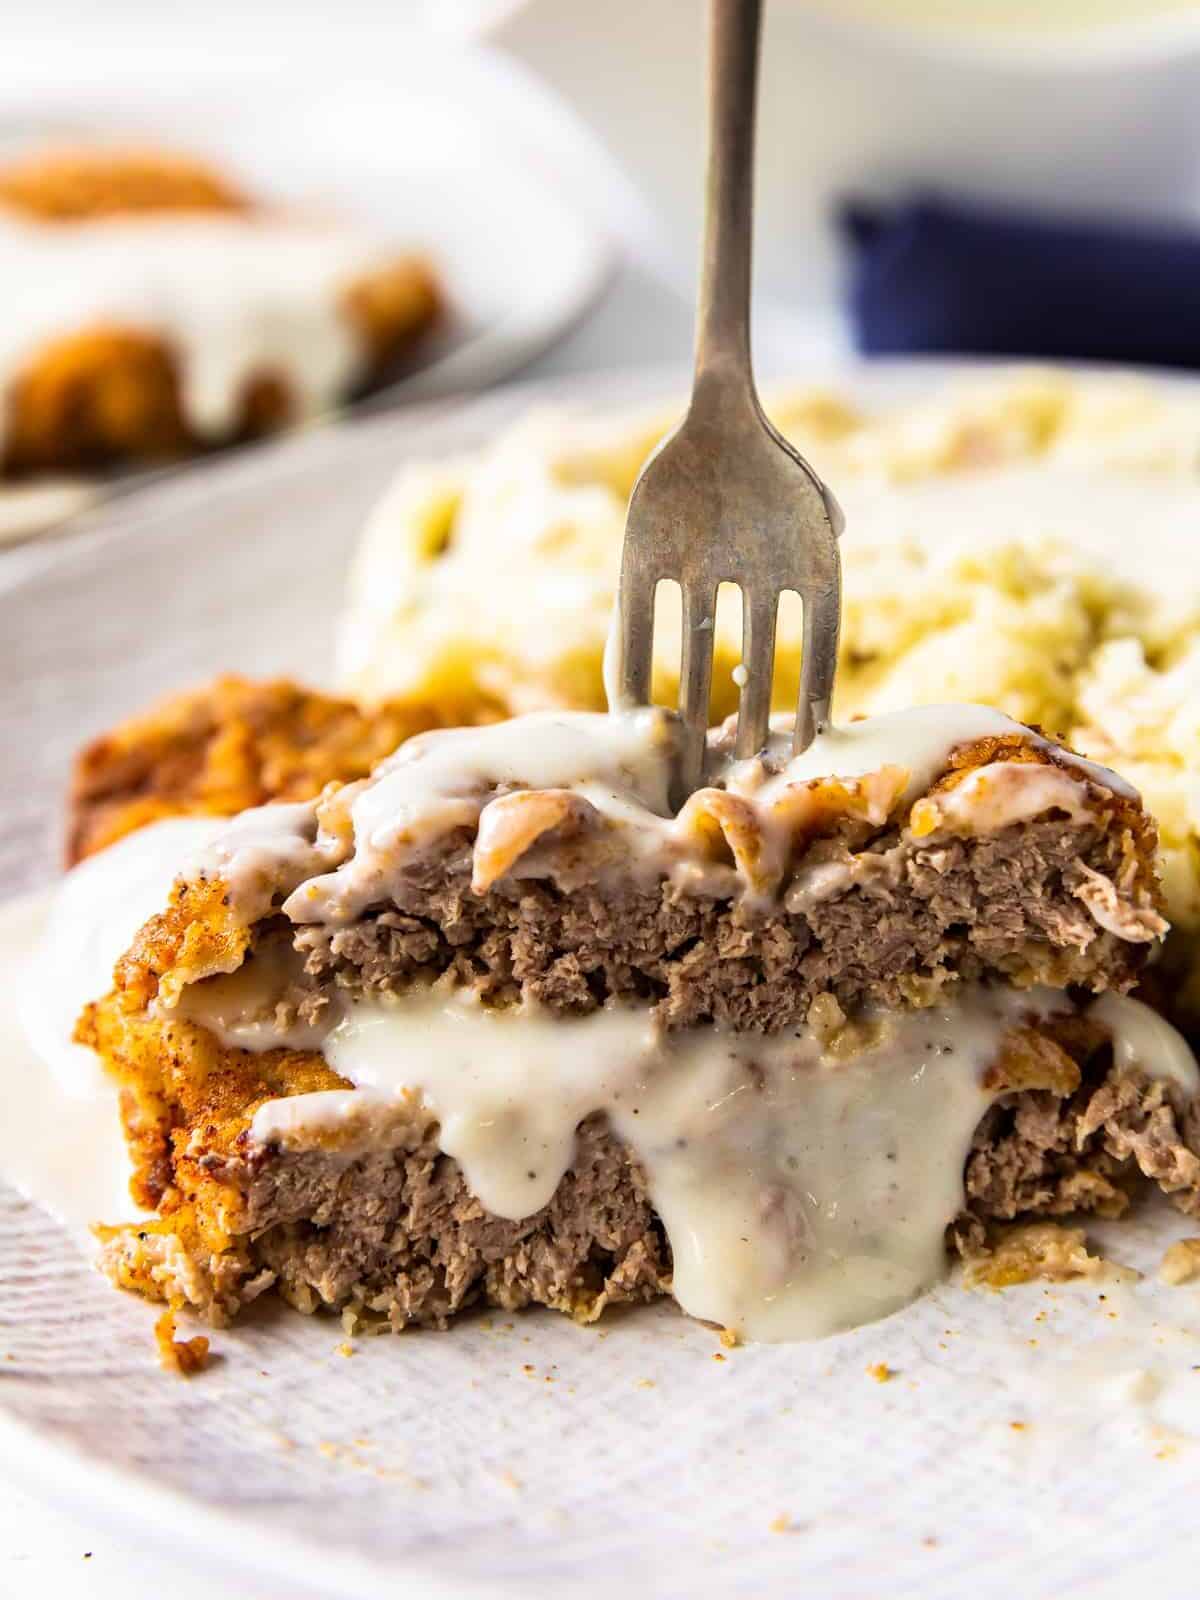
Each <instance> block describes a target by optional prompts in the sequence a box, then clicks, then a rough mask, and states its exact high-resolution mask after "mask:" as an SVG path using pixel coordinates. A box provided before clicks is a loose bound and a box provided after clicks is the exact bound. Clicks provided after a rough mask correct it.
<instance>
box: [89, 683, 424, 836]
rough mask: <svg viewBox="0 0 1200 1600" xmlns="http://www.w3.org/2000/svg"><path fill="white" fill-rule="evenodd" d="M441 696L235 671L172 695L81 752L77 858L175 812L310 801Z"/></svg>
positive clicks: (418, 721)
mask: <svg viewBox="0 0 1200 1600" xmlns="http://www.w3.org/2000/svg"><path fill="white" fill-rule="evenodd" d="M445 720H446V719H445V717H444V716H443V715H442V714H441V713H439V711H438V710H437V709H435V708H434V707H432V706H425V705H417V704H410V703H407V702H393V703H392V704H390V705H383V706H378V707H375V708H373V709H372V710H371V711H370V712H366V711H363V710H361V709H360V708H359V707H358V706H356V705H355V704H354V703H353V702H352V701H349V700H339V699H335V698H334V697H332V696H330V695H325V694H319V693H318V692H317V691H316V690H312V689H305V688H302V687H301V686H300V685H299V684H296V683H292V682H290V681H289V680H288V679H285V678H278V679H274V680H271V681H267V682H263V681H255V680H251V679H247V678H239V677H235V676H227V677H221V678H217V679H216V680H215V681H214V682H213V683H210V684H205V685H204V686H203V687H202V688H199V689H190V690H186V691H184V692H183V693H181V694H175V695H171V696H169V697H168V698H167V699H165V700H162V701H160V702H159V703H158V704H157V705H155V706H152V707H151V708H150V710H149V711H145V712H143V713H141V714H140V715H139V716H136V717H131V718H130V719H129V721H127V722H123V723H121V724H120V726H118V727H116V728H114V729H112V730H111V731H110V732H109V733H106V734H102V735H101V737H100V738H98V739H94V740H93V741H92V742H91V743H90V744H89V745H87V746H85V748H84V749H83V750H81V751H80V753H79V755H78V756H77V757H76V760H75V767H74V771H73V774H72V779H71V789H70V798H69V802H68V805H69V811H68V827H67V848H66V854H67V862H68V864H69V865H73V864H74V863H75V862H77V861H81V860H82V859H83V858H84V856H89V855H94V854H95V852H96V851H97V850H103V849H104V848H105V846H106V845H110V844H112V843H113V842H114V841H115V840H117V839H120V838H121V837H122V836H123V835H125V834H127V833H132V832H133V831H134V829H135V828H140V827H143V826H144V825H145V824H146V823H148V822H157V821H159V820H160V819H162V818H163V817H181V816H216V817H224V816H233V815H234V814H235V813H236V812H238V811H244V810H245V809H246V808H247V807H248V806H257V805H263V804H264V803H265V802H266V801H268V800H307V799H310V798H311V797H312V796H313V795H316V794H319V793H320V792H321V790H322V789H323V788H324V787H325V785H326V784H327V783H331V782H334V781H341V782H350V781H352V780H353V779H355V778H361V777H365V776H366V774H367V773H368V772H369V771H370V770H371V768H372V767H373V766H374V765H375V763H376V762H377V761H380V760H382V758H383V757H384V756H386V755H389V754H390V753H391V752H392V751H393V750H394V749H395V748H396V746H397V745H398V744H401V743H402V742H403V741H404V740H405V739H407V738H409V736H410V735H412V734H414V733H420V732H422V731H423V730H424V729H426V728H433V727H438V726H439V725H441V724H442V723H444V721H445Z"/></svg>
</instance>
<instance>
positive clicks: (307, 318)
mask: <svg viewBox="0 0 1200 1600" xmlns="http://www.w3.org/2000/svg"><path fill="white" fill-rule="evenodd" d="M388 255H394V250H393V251H389V250H388V249H386V248H385V247H384V246H382V245H381V244H380V242H379V241H378V240H370V239H368V238H365V237H363V236H362V235H359V234H355V233H354V232H353V231H350V230H347V229H345V228H341V227H333V226H325V225H322V224H321V223H319V222H313V221H307V220H305V219H302V218H298V217H287V218H284V217H277V216H262V215H253V214H252V215H247V216H240V215H232V214H231V215H225V214H221V213H216V212H206V213H202V214H186V215H182V214H171V215H165V214H164V215H154V216H121V217H106V218H99V219H97V220H94V221H88V222H74V223H46V222H37V221H33V220H30V219H27V218H23V217H18V216H15V215H13V214H12V213H8V212H4V211H2V210H0V300H2V302H3V304H4V305H6V306H10V307H17V308H19V312H18V314H16V315H12V316H7V317H5V318H4V319H3V321H2V322H0V428H2V426H3V417H4V410H5V408H4V406H3V404H2V400H3V396H4V394H5V392H6V391H7V389H8V387H9V385H10V384H11V383H12V382H13V380H14V379H15V378H16V377H18V376H19V375H20V373H21V372H22V370H23V369H24V368H25V366H26V365H27V364H28V362H29V360H30V358H31V357H33V356H34V355H36V354H37V352H38V351H39V350H40V349H41V348H42V347H43V346H44V345H46V344H47V343H48V342H50V341H52V340H55V339H58V338H61V337H63V336H65V335H69V334H73V333H78V332H81V331H84V330H87V329H90V328H94V327H97V326H103V325H108V326H119V327H122V328H128V329H135V330H141V331H146V332H150V333H153V334H157V335H160V336H161V337H162V338H163V339H164V340H165V341H166V343H167V344H168V345H169V346H170V348H171V350H172V351H173V353H174V354H175V356H176V358H177V360H178V363H179V371H180V394H181V404H182V407H183V412H184V416H185V418H186V420H187V422H188V424H189V425H190V426H191V427H192V428H193V429H194V430H195V432H196V433H197V434H199V435H200V436H201V437H202V438H212V439H219V438H221V437H223V436H224V435H225V434H227V433H229V432H230V431H231V430H232V428H233V426H234V425H235V423H236V421H237V418H238V413H239V410H240V407H241V402H242V397H243V394H244V391H245V387H246V383H247V381H248V380H249V379H251V378H253V377H254V376H256V375H258V374H261V373H264V372H267V373H282V374H284V375H286V377H287V379H288V381H289V384H290V387H291V389H292V392H293V396H294V401H295V403H296V405H297V407H298V408H299V410H300V411H301V413H303V414H306V415H311V414H314V413H316V412H319V411H322V410H325V409H327V408H328V407H329V406H331V405H332V404H333V403H334V402H336V401H337V400H338V399H340V398H341V396H342V395H343V394H344V393H345V392H346V391H347V389H349V388H351V387H352V386H353V384H354V383H355V382H356V381H357V379H358V378H359V377H360V376H361V375H362V371H363V368H364V366H365V363H366V359H367V353H366V350H365V348H364V346H363V344H362V341H361V340H360V339H359V337H358V336H357V334H356V333H355V330H354V328H353V326H352V325H351V323H350V322H349V320H348V319H347V318H346V316H345V315H344V314H343V312H342V311H341V309H340V307H339V298H338V297H339V294H340V291H341V290H342V289H343V288H344V287H345V286H346V285H347V284H348V283H349V282H350V281H351V280H352V279H354V278H355V277H356V276H358V275H360V274H361V273H363V272H366V271H368V270H370V269H371V268H372V267H374V266H377V265H378V264H379V262H380V260H381V259H383V258H385V257H386V256H388ZM2 443H3V436H2V433H0V445H2Z"/></svg>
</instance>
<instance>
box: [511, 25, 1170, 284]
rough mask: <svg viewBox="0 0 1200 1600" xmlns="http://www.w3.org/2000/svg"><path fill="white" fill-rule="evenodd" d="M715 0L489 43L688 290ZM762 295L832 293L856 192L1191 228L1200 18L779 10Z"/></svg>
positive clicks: (538, 29)
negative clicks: (549, 96)
mask: <svg viewBox="0 0 1200 1600" xmlns="http://www.w3.org/2000/svg"><path fill="white" fill-rule="evenodd" d="M705 11H706V0H655V3H654V4H653V5H646V4H645V3H644V0H606V4H605V7H604V25H603V27H598V26H596V24H595V13H594V9H593V8H592V7H591V6H590V5H589V4H588V3H587V0H517V3H515V4H512V3H509V4H506V5H502V6H500V7H499V8H498V9H497V8H493V10H492V11H491V14H490V16H488V17H487V18H486V19H485V21H484V22H483V23H482V24H481V31H482V33H483V35H484V36H485V37H486V38H487V39H488V40H489V41H490V42H491V43H493V44H495V45H498V46H500V47H502V48H503V49H504V50H506V51H508V52H510V53H511V54H513V55H515V56H516V57H517V58H518V59H520V60H521V61H522V62H523V63H525V65H526V66H528V67H529V68H531V69H533V70H534V71H535V72H536V73H537V74H539V75H540V76H541V77H542V78H543V79H545V80H546V81H547V82H548V83H550V84H551V85H552V86H553V87H554V88H555V89H556V90H558V91H559V93H560V94H561V95H562V96H563V98H564V99H566V100H567V101H568V102H569V103H570V105H571V106H572V107H573V108H574V109H575V110H576V111H577V112H578V113H579V114H580V115H581V116H582V117H583V118H584V120H585V121H586V122H588V123H590V124H591V126H592V128H593V129H594V131H595V132H597V133H598V134H599V136H600V138H601V139H602V141H603V142H604V144H605V145H606V146H607V148H608V149H609V151H610V153H611V154H612V155H613V156H614V157H615V158H616V160H617V161H618V163H619V164H620V165H621V166H622V167H623V168H624V169H625V171H626V172H627V173H628V174H629V175H630V176H632V177H633V178H634V179H635V180H636V182H637V183H638V185H639V186H640V187H641V189H642V190H643V192H644V194H645V196H646V198H647V199H648V200H649V202H650V204H651V206H652V207H653V210H654V212H655V214H656V216H657V218H658V222H659V225H660V229H661V233H662V238H663V243H664V246H665V251H666V255H667V258H668V259H669V261H670V263H671V265H672V267H673V268H674V270H675V271H676V272H678V273H679V274H680V275H682V276H686V277H690V275H691V273H692V271H693V268H694V259H695V254H696V239H697V227H698V214H699V202H700V189H701V166H702V150H703V121H702V118H703V94H702V81H703V45H704V38H703V36H704V14H705ZM761 102H762V103H761V111H760V125H759V151H760V154H759V166H758V180H757V181H758V209H757V216H758V222H757V252H758V265H759V275H760V282H761V284H762V286H763V287H764V288H765V289H766V290H767V292H768V293H772V292H773V293H775V294H777V295H783V296H786V297H787V298H789V299H796V298H816V297H821V296H823V295H825V294H827V293H828V292H829V291H830V289H831V287H832V274H833V271H834V263H835V259H836V257H835V251H834V248H833V234H832V230H831V228H830V226H829V217H830V213H831V208H832V206H833V204H834V203H835V202H836V199H837V198H838V197H839V196H840V195H843V194H845V193H847V192H849V191H855V192H862V191H866V192H868V193H871V194H880V195H888V194H898V193H902V192H904V191H906V190H910V189H912V188H914V187H931V188H936V189H941V190H953V191H956V192H965V193H967V194H970V195H973V196H978V197H989V198H995V199H1013V200H1018V201H1022V202H1025V203H1028V204H1030V205H1036V206H1039V207H1043V208H1050V209H1056V210H1063V211H1076V212H1078V211H1089V212H1098V213H1101V214H1109V213H1112V214H1115V215H1136V214H1141V215H1161V216H1174V217H1178V216H1182V215H1186V214H1187V213H1188V211H1189V210H1190V209H1192V207H1193V205H1194V201H1195V198H1196V194H1197V177H1198V172H1200V141H1198V139H1197V131H1198V120H1197V106H1198V105H1200V10H1197V11H1195V12H1180V13H1173V14H1172V13H1168V14H1163V15H1161V16H1160V17H1158V18H1145V17H1141V18H1136V17H1135V18H1134V20H1132V21H1130V22H1128V23H1110V24H1107V25H1103V26H1096V27H1091V28H1073V29H1070V30H1045V31H1043V30H1042V29H1040V28H1039V29H1035V30H1032V31H1026V32H1024V33H1022V32H1020V31H996V30H990V29H980V28H975V29H955V30H935V29H931V28H928V27H914V26H903V25H901V24H899V23H891V24H888V23H878V22H874V21H872V20H870V19H869V18H866V17H864V16H863V15H861V14H860V15H859V16H858V17H854V16H847V15H846V14H845V10H844V8H842V9H840V10H839V9H837V8H835V5H834V0H820V3H816V0H813V3H804V0H775V3H774V4H772V5H769V6H768V7H767V15H766V33H765V41H764V56H763V81H762V90H761Z"/></svg>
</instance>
